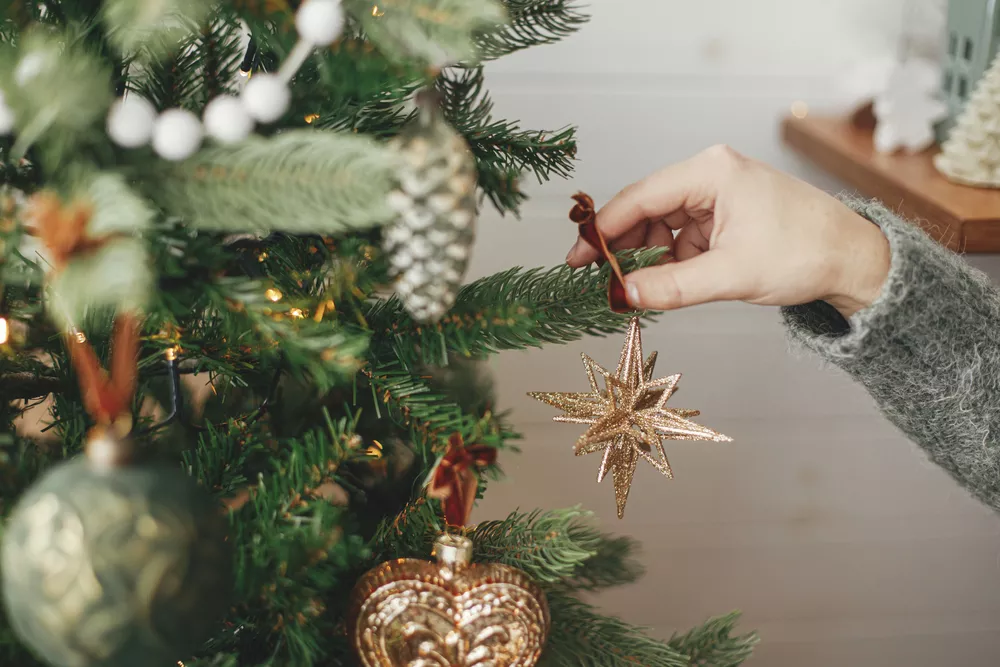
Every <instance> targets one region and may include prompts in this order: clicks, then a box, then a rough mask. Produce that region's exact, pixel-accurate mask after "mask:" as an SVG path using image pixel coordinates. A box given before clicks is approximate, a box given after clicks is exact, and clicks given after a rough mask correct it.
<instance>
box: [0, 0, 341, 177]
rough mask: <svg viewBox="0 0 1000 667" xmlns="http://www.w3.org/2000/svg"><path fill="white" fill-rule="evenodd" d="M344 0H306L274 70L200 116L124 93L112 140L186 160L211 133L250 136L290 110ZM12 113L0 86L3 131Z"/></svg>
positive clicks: (22, 70)
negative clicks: (293, 37)
mask: <svg viewBox="0 0 1000 667" xmlns="http://www.w3.org/2000/svg"><path fill="white" fill-rule="evenodd" d="M340 2H341V0H306V1H305V2H303V3H302V5H301V6H300V7H299V9H298V11H297V12H296V13H295V27H296V29H297V30H298V33H299V39H298V42H297V43H296V44H295V47H294V48H293V49H292V51H291V53H289V54H288V58H287V59H286V61H285V62H284V63H283V64H282V66H281V69H279V70H278V72H277V73H275V74H268V73H261V74H256V75H254V76H253V77H252V78H251V79H250V80H249V81H248V82H247V84H246V86H244V88H243V92H242V93H241V94H240V96H239V97H235V96H232V95H220V96H219V97H216V98H215V99H213V100H212V101H210V102H209V103H208V104H207V105H206V106H205V112H204V115H203V116H202V118H201V119H200V120H199V119H198V117H197V116H195V115H194V114H192V113H191V112H190V111H185V110H183V109H167V110H166V111H163V112H162V113H160V114H157V113H156V109H155V108H154V107H153V105H152V104H151V103H150V102H149V101H148V100H145V99H143V98H142V97H139V96H138V95H128V96H127V97H121V98H119V99H118V100H116V101H115V103H114V104H112V106H111V109H110V111H109V112H108V118H107V131H108V136H109V137H111V140H112V141H114V142H115V143H116V144H118V145H119V146H121V147H122V148H140V147H142V146H146V145H149V144H152V146H153V150H154V151H156V153H157V155H159V156H160V157H161V158H163V159H165V160H184V159H186V158H189V157H191V156H192V155H194V154H195V153H196V152H197V151H198V149H199V148H200V147H201V144H202V141H203V140H204V137H205V136H206V135H207V136H209V137H211V138H212V139H214V140H215V141H217V142H219V143H223V144H232V143H236V142H239V141H242V140H243V139H246V138H247V137H248V136H249V135H250V134H251V133H252V132H253V130H254V127H255V124H256V123H263V124H267V123H273V122H275V121H277V120H278V119H280V118H281V117H282V116H283V115H285V113H286V112H287V111H288V107H289V106H290V105H291V99H292V94H291V90H289V87H288V84H289V82H291V80H292V77H294V76H295V73H296V72H298V71H299V68H300V67H302V65H303V63H305V61H306V59H308V58H309V55H310V54H311V53H312V52H313V51H314V50H315V49H317V48H320V47H324V46H329V45H330V44H333V42H335V41H336V40H337V38H338V37H340V34H341V33H342V32H343V29H344V13H343V10H342V8H341V6H340ZM39 66H40V64H39V56H38V54H31V53H29V54H27V55H26V56H24V58H22V60H21V63H20V64H19V66H18V69H17V77H16V79H17V80H18V83H19V84H20V85H24V83H25V82H26V81H28V80H30V79H31V78H32V75H33V74H34V73H35V72H36V70H37V69H38V68H39ZM14 121H15V118H14V113H13V111H12V110H11V109H10V107H9V106H8V105H7V104H6V102H5V100H4V97H3V94H2V92H0V135H5V134H9V133H11V132H12V131H13V130H14Z"/></svg>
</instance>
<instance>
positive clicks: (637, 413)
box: [528, 317, 732, 519]
mask: <svg viewBox="0 0 1000 667" xmlns="http://www.w3.org/2000/svg"><path fill="white" fill-rule="evenodd" d="M655 364H656V353H655V352H654V353H652V354H651V355H649V358H648V359H647V360H646V361H645V363H643V360H642V336H641V333H640V326H639V318H638V317H634V318H632V320H631V322H629V327H628V336H627V338H626V339H625V346H624V347H623V348H622V354H621V358H620V359H619V360H618V368H617V369H616V370H615V372H614V373H612V372H610V371H608V370H606V369H604V368H602V367H601V366H600V365H599V364H598V363H597V362H595V361H594V360H593V359H591V358H590V357H588V356H587V355H586V354H584V355H583V366H584V368H585V369H586V371H587V378H588V379H589V380H590V391H589V392H578V393H565V392H558V393H552V392H532V393H529V394H528V395H529V396H531V397H532V398H534V399H537V400H539V401H542V402H543V403H548V404H549V405H551V406H553V407H556V408H559V409H560V410H562V411H563V414H562V415H560V416H558V417H555V421H557V422H566V423H570V424H586V425H587V426H588V428H587V432H586V433H584V434H583V435H582V436H580V438H579V439H578V440H577V441H576V446H575V448H574V449H575V451H576V455H577V456H583V455H584V454H591V453H593V452H604V457H603V459H602V460H601V467H600V470H599V471H598V473H597V481H598V483H600V482H601V481H603V480H604V478H605V476H607V474H608V473H609V472H610V473H611V477H612V479H613V480H614V484H615V501H616V503H617V505H618V518H619V519H621V518H622V517H623V516H625V503H626V501H627V500H628V494H629V491H630V490H631V487H632V477H633V475H634V474H635V468H636V464H637V463H638V462H639V459H640V458H643V459H645V460H646V461H648V462H649V463H650V464H651V465H652V466H653V467H654V468H656V469H657V470H659V471H660V472H661V473H663V476H664V477H666V478H668V479H672V478H673V476H674V475H673V472H672V471H671V470H670V463H669V462H668V461H667V454H666V452H665V451H664V450H663V440H709V441H713V442H732V438H729V437H727V436H725V435H722V434H721V433H717V432H716V431H713V430H712V429H710V428H706V427H704V426H702V425H700V424H696V423H694V422H693V421H691V420H690V418H691V417H697V416H698V415H699V414H700V413H699V412H698V411H697V410H683V409H679V408H668V407H667V401H668V400H670V397H671V396H673V394H674V392H675V391H677V384H678V382H679V381H680V379H681V376H680V375H671V376H669V377H664V378H660V379H657V380H654V379H653V366H654V365H655ZM598 377H600V378H601V379H603V384H604V387H603V388H602V387H601V385H600V383H599V382H598Z"/></svg>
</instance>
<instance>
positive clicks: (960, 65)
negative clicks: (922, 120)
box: [938, 0, 1000, 141]
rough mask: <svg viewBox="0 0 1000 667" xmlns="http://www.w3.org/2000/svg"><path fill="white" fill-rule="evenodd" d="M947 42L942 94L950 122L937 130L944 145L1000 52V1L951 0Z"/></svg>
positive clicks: (947, 121)
mask: <svg viewBox="0 0 1000 667" xmlns="http://www.w3.org/2000/svg"><path fill="white" fill-rule="evenodd" d="M945 39H946V40H947V44H946V49H947V50H946V51H945V56H944V58H945V60H944V68H943V69H944V78H943V81H942V92H943V94H944V100H945V101H946V102H947V103H948V118H947V120H945V121H944V122H942V123H941V124H940V125H939V126H938V139H939V140H941V141H943V140H944V138H945V137H946V136H947V135H948V133H949V132H950V131H951V128H952V127H953V126H954V124H955V120H956V119H957V118H958V115H959V114H960V113H961V112H962V109H963V108H964V107H965V103H966V101H968V99H969V96H970V95H972V92H973V91H974V90H975V88H976V84H977V83H978V82H979V79H981V78H982V77H983V74H985V73H986V70H987V69H988V68H989V66H990V63H992V62H993V59H994V58H995V57H996V55H997V51H998V50H1000V0H948V34H947V37H946V38H945Z"/></svg>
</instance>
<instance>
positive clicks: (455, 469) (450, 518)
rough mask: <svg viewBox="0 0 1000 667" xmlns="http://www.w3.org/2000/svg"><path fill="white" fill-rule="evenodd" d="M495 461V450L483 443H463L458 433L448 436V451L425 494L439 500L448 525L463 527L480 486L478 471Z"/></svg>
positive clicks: (436, 469)
mask: <svg viewBox="0 0 1000 667" xmlns="http://www.w3.org/2000/svg"><path fill="white" fill-rule="evenodd" d="M496 460H497V450H495V449H493V448H492V447H488V446H486V445H468V446H466V444H465V442H464V440H463V439H462V436H461V434H459V433H454V434H452V436H451V437H450V438H448V451H447V452H446V453H445V455H444V458H442V459H441V462H440V463H438V465H437V468H435V470H434V474H433V475H432V476H431V483H430V486H429V488H428V489H427V497H428V498H435V499H437V500H440V501H442V505H443V506H444V519H445V521H446V522H447V523H448V525H449V526H459V527H461V526H464V525H465V524H466V523H468V521H469V516H471V514H472V506H473V505H474V504H475V502H476V489H477V488H478V487H479V478H478V477H477V475H476V473H477V472H478V470H481V469H482V468H485V467H486V466H489V465H492V464H493V463H494V462H495V461H496Z"/></svg>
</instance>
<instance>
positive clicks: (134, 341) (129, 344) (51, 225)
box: [30, 192, 141, 426]
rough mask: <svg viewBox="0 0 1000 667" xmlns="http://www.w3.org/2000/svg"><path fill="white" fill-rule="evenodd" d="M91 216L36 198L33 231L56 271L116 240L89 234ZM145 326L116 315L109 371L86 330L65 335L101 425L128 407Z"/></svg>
mask: <svg viewBox="0 0 1000 667" xmlns="http://www.w3.org/2000/svg"><path fill="white" fill-rule="evenodd" d="M92 214H93V211H92V209H91V206H90V204H88V203H86V202H80V201H77V202H74V203H72V204H70V205H68V206H66V205H63V202H62V200H60V198H59V197H58V195H56V194H54V193H51V192H42V193H38V194H36V195H34V196H33V197H32V201H31V209H30V218H31V220H32V222H33V228H32V230H31V231H32V233H33V234H34V235H35V236H37V237H38V238H39V239H40V240H41V242H42V243H43V244H44V245H45V246H46V248H48V250H49V253H50V254H51V256H52V261H53V263H54V267H53V268H54V270H55V271H61V270H63V269H64V268H65V266H66V265H67V264H68V263H69V262H70V261H71V260H72V259H74V258H75V257H79V256H81V255H85V254H88V253H91V252H93V251H95V250H97V249H99V248H101V247H102V246H103V245H104V244H106V243H108V242H109V241H110V240H112V239H113V238H115V236H114V235H111V236H105V237H102V238H96V239H95V238H91V237H90V236H88V234H87V224H88V223H89V222H90V218H91V216H92ZM140 330H141V322H140V320H139V318H138V317H137V316H135V315H133V314H128V313H126V314H122V315H119V316H118V317H116V318H115V325H114V333H113V335H112V353H111V354H112V358H111V372H110V373H107V372H105V370H104V369H103V368H101V362H100V360H99V359H98V358H97V353H96V352H94V348H93V347H92V346H91V345H90V343H89V342H88V341H87V339H86V338H85V337H84V335H83V334H82V333H80V332H78V331H72V332H70V333H68V334H67V335H66V347H67V348H68V350H69V356H70V360H71V361H72V362H73V367H74V368H75V369H76V373H77V375H78V376H79V379H80V390H81V392H82V394H83V404H84V408H86V410H87V413H88V414H90V416H91V417H92V418H93V419H94V421H95V422H97V423H98V424H100V425H102V426H107V425H110V424H113V423H114V422H115V421H116V420H118V419H119V418H120V417H122V416H123V415H125V414H126V413H127V412H128V411H129V404H130V403H131V402H132V397H133V396H134V394H135V388H136V383H137V378H138V375H139V368H138V356H139V335H140Z"/></svg>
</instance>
